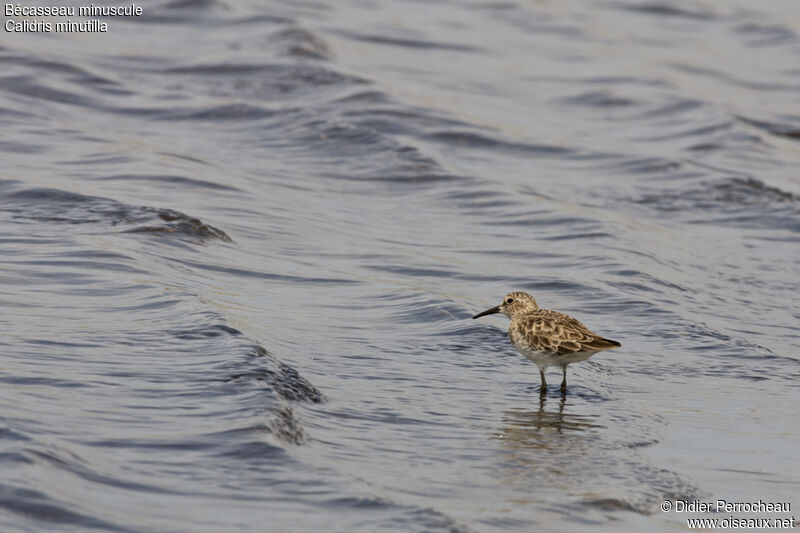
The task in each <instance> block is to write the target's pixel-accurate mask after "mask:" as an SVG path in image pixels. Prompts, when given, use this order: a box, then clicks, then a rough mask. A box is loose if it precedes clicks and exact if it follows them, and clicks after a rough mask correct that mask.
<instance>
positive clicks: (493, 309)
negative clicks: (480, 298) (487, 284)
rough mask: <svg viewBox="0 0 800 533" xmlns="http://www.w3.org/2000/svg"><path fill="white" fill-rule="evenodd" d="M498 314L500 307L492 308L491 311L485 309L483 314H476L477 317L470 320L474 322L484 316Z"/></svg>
mask: <svg viewBox="0 0 800 533" xmlns="http://www.w3.org/2000/svg"><path fill="white" fill-rule="evenodd" d="M499 312H500V306H499V305H498V306H497V307H492V308H491V309H487V310H486V311H484V312H483V313H478V314H477V315H475V316H474V317H472V319H473V320H475V319H476V318H480V317H482V316H486V315H493V314H495V313H499Z"/></svg>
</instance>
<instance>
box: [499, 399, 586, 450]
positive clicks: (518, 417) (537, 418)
mask: <svg viewBox="0 0 800 533" xmlns="http://www.w3.org/2000/svg"><path fill="white" fill-rule="evenodd" d="M566 408H567V397H566V395H562V396H561V399H560V400H559V402H558V405H557V406H556V407H555V408H552V409H548V408H547V398H546V397H544V396H543V397H541V398H540V399H539V409H538V410H532V409H510V410H508V411H506V412H505V413H503V418H502V431H501V433H500V434H499V435H498V436H497V438H499V439H502V441H503V443H504V444H505V445H506V446H505V447H507V448H510V449H520V450H521V449H539V450H545V451H553V452H559V453H563V452H564V451H566V450H568V449H575V448H581V447H582V446H583V444H584V443H585V441H587V440H592V439H591V438H588V439H587V437H588V436H587V435H582V434H585V433H586V432H587V431H588V432H591V431H590V430H594V429H597V428H601V427H602V426H601V425H600V424H597V423H596V422H597V416H596V415H581V414H573V413H570V412H568V411H567V409H566Z"/></svg>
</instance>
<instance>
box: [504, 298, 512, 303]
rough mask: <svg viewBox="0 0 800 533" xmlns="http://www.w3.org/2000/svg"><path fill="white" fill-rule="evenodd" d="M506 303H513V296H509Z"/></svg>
mask: <svg viewBox="0 0 800 533" xmlns="http://www.w3.org/2000/svg"><path fill="white" fill-rule="evenodd" d="M506 303H507V304H513V303H514V298H509V299H508V300H506Z"/></svg>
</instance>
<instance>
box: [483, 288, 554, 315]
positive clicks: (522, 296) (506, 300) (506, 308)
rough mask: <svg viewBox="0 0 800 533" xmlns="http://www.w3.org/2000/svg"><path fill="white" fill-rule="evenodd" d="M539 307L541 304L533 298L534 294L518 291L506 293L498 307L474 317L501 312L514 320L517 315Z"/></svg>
mask: <svg viewBox="0 0 800 533" xmlns="http://www.w3.org/2000/svg"><path fill="white" fill-rule="evenodd" d="M537 309H539V305H538V304H537V303H536V300H534V299H533V296H531V295H530V294H528V293H527V292H522V291H517V292H510V293H508V294H506V295H505V296H504V297H503V301H502V303H501V304H500V305H498V306H497V307H492V308H491V309H487V310H486V311H484V312H483V313H478V314H477V315H475V316H474V317H472V318H480V317H482V316H486V315H493V314H495V313H501V314H503V315H506V316H507V317H508V318H510V319H512V320H513V318H514V317H515V316H520V315H524V314H526V313H530V312H531V311H535V310H537Z"/></svg>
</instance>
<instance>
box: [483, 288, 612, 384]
mask: <svg viewBox="0 0 800 533" xmlns="http://www.w3.org/2000/svg"><path fill="white" fill-rule="evenodd" d="M495 313H502V314H504V315H506V316H507V317H508V318H510V319H511V323H510V324H509V325H508V338H509V339H511V344H513V345H514V348H516V349H517V351H519V353H521V354H522V355H524V356H525V357H526V358H527V359H528V360H530V361H533V362H534V363H536V366H538V367H539V375H540V376H541V377H542V388H541V393H542V394H544V393H545V392H546V391H547V382H546V381H545V379H544V370H545V369H546V368H547V367H548V366H560V367H561V370H562V371H563V372H564V380H563V381H562V382H561V392H562V393H566V392H567V365H568V364H570V363H577V362H579V361H585V360H586V359H589V358H590V357H591V356H593V355H594V354H596V353H597V352H600V351H603V350H610V349H612V348H619V347H620V346H622V345H621V344H620V343H618V342H617V341H612V340H611V339H606V338H604V337H601V336H600V335H598V334H597V333H594V332H593V331H592V330H590V329H589V328H587V327H586V326H584V325H583V324H581V323H580V322H579V321H578V320H577V319H575V318H572V317H571V316H569V315H565V314H564V313H559V312H558V311H550V310H549V309H539V305H538V304H537V303H536V300H534V299H533V296H531V295H530V294H528V293H527V292H512V293H510V294H507V295H506V296H505V298H503V303H501V304H500V305H498V306H497V307H492V308H491V309H487V310H486V311H484V312H483V313H478V314H477V315H475V316H474V317H472V318H473V319H474V318H480V317H482V316H486V315H493V314H495Z"/></svg>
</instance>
